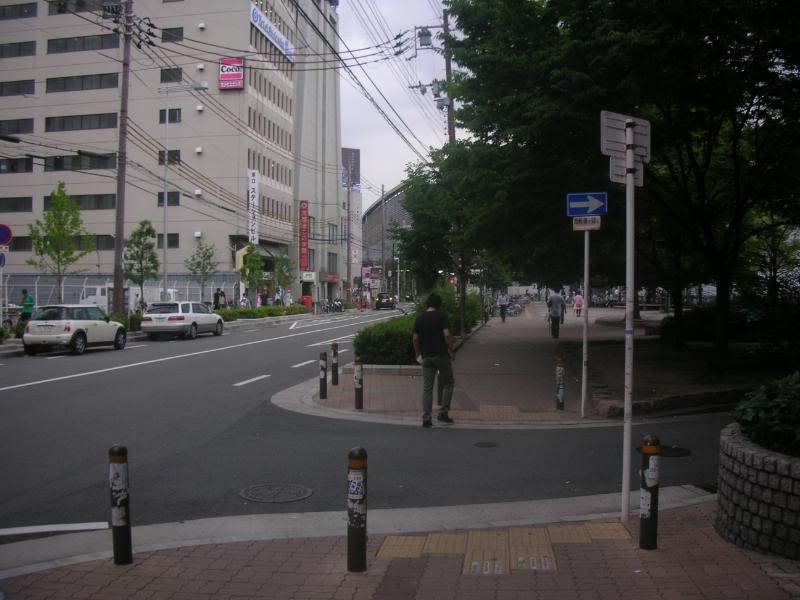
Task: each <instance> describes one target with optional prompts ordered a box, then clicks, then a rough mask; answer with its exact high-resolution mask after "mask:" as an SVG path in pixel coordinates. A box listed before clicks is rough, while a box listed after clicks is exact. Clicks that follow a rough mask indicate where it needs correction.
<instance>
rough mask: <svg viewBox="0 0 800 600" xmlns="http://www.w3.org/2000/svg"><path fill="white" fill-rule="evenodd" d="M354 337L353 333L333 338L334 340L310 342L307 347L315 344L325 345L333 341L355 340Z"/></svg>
mask: <svg viewBox="0 0 800 600" xmlns="http://www.w3.org/2000/svg"><path fill="white" fill-rule="evenodd" d="M352 337H353V336H352V335H345V336H343V337H338V338H333V339H332V340H326V341H324V342H317V343H316V344H309V345H308V346H306V348H313V347H314V346H324V345H325V344H332V343H333V342H342V343H346V342H352V341H353V340H352V339H351V338H352Z"/></svg>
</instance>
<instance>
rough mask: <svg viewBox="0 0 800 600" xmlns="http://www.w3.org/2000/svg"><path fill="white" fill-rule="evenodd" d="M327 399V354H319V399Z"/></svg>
mask: <svg viewBox="0 0 800 600" xmlns="http://www.w3.org/2000/svg"><path fill="white" fill-rule="evenodd" d="M327 397H328V353H327V352H321V353H320V355H319V399H320V400H325V399H327Z"/></svg>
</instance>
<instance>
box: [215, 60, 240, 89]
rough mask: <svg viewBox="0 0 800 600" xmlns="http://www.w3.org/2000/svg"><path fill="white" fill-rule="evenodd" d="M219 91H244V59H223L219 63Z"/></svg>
mask: <svg viewBox="0 0 800 600" xmlns="http://www.w3.org/2000/svg"><path fill="white" fill-rule="evenodd" d="M219 89H221V90H243V89H244V59H243V58H222V59H220V61H219Z"/></svg>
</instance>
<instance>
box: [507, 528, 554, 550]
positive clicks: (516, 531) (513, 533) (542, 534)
mask: <svg viewBox="0 0 800 600" xmlns="http://www.w3.org/2000/svg"><path fill="white" fill-rule="evenodd" d="M508 539H509V543H510V544H511V545H512V546H549V545H550V536H549V535H548V533H547V527H512V528H511V529H509V530H508Z"/></svg>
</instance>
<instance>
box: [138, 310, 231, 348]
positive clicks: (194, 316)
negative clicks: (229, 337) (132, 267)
mask: <svg viewBox="0 0 800 600" xmlns="http://www.w3.org/2000/svg"><path fill="white" fill-rule="evenodd" d="M222 327H223V325H222V317H220V316H219V315H218V314H216V313H214V312H213V311H212V310H211V309H210V308H208V306H206V305H205V304H203V303H202V302H154V303H153V304H151V305H150V307H149V308H148V309H147V312H146V313H145V314H144V315H143V316H142V331H143V332H144V333H146V334H148V336H150V339H154V338H156V337H157V336H158V335H159V334H161V333H165V334H171V335H183V336H185V337H187V338H190V339H194V338H196V337H197V334H198V333H205V332H207V333H213V334H214V335H222Z"/></svg>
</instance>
